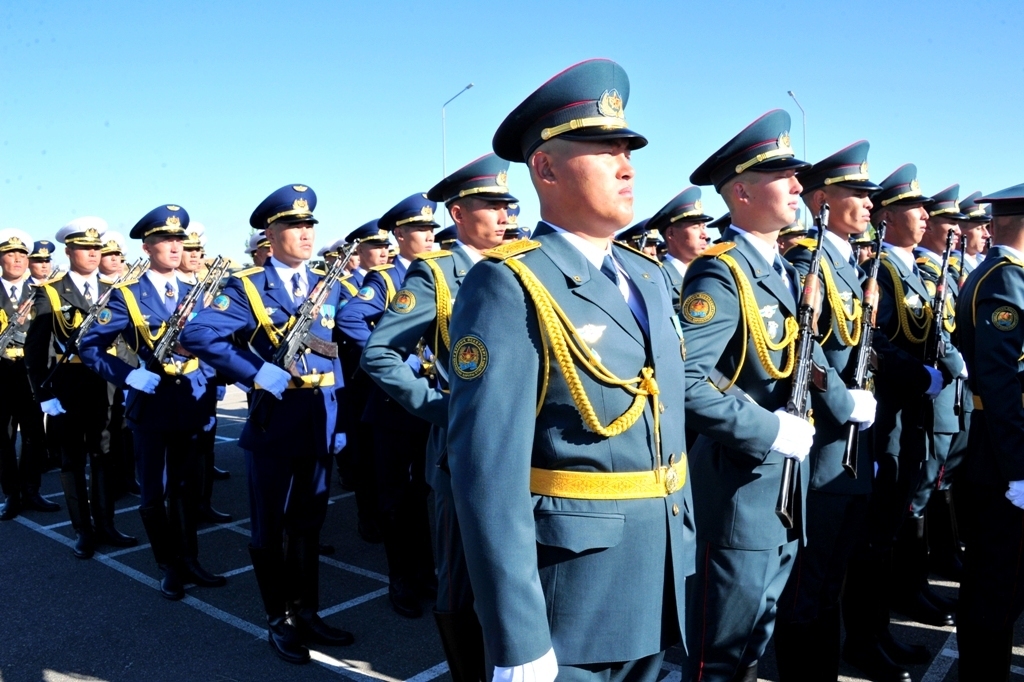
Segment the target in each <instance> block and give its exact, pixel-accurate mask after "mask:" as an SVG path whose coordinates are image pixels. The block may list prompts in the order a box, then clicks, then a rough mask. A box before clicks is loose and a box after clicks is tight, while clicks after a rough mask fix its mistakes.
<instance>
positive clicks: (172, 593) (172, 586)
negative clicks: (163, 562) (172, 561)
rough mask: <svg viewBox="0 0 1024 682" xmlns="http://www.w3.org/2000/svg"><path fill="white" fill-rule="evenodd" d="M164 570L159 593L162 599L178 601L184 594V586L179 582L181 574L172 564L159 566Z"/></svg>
mask: <svg viewBox="0 0 1024 682" xmlns="http://www.w3.org/2000/svg"><path fill="white" fill-rule="evenodd" d="M160 568H161V569H162V570H163V572H164V577H163V580H161V581H160V595H161V596H162V597H163V598H164V599H170V600H171V601H178V600H179V599H181V598H183V597H184V596H185V586H184V585H183V584H182V582H181V574H180V573H179V571H178V569H177V568H176V567H174V566H161V567H160Z"/></svg>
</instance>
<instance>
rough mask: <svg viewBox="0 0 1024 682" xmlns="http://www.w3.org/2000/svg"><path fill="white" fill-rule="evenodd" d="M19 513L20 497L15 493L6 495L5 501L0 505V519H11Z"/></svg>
mask: <svg viewBox="0 0 1024 682" xmlns="http://www.w3.org/2000/svg"><path fill="white" fill-rule="evenodd" d="M19 513H21V498H19V497H18V494H17V493H13V494H11V495H8V496H7V501H6V502H4V505H3V506H2V507H0V521H11V520H13V519H16V518H18V514H19Z"/></svg>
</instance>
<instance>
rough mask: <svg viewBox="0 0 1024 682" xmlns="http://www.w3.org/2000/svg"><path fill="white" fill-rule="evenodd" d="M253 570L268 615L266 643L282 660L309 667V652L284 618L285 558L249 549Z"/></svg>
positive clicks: (270, 551) (277, 552)
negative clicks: (305, 664)
mask: <svg viewBox="0 0 1024 682" xmlns="http://www.w3.org/2000/svg"><path fill="white" fill-rule="evenodd" d="M249 556H250V557H252V569H253V573H254V574H255V575H256V584H257V585H259V588H260V596H261V597H262V598H263V607H264V609H266V611H267V641H268V642H269V643H270V647H271V648H272V649H273V650H274V653H275V654H277V655H278V656H279V657H280V658H281V659H282V660H284V661H287V662H288V663H297V664H301V663H309V649H308V648H306V645H304V644H303V643H302V638H301V637H300V636H299V633H298V631H297V630H296V629H295V627H294V626H293V625H291V624H290V623H289V622H288V619H287V617H286V616H285V596H284V581H285V570H284V557H283V556H282V554H281V550H280V549H277V548H274V549H267V548H256V547H253V546H251V545H250V546H249Z"/></svg>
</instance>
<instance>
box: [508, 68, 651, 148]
mask: <svg viewBox="0 0 1024 682" xmlns="http://www.w3.org/2000/svg"><path fill="white" fill-rule="evenodd" d="M628 101H629V77H628V76H626V72H625V70H623V68H622V67H621V66H619V65H618V64H616V63H615V62H613V61H611V60H610V59H590V60H588V61H585V62H580V63H579V64H576V65H574V66H570V67H569V68H568V69H566V70H565V71H562V72H561V73H559V74H557V75H555V76H553V77H552V78H551V79H550V80H548V82H547V83H545V84H544V85H542V86H540V87H539V88H537V89H536V90H534V92H533V94H532V95H530V96H529V97H527V98H526V99H525V100H523V103H522V104H520V105H519V106H518V107H516V108H515V109H514V110H513V111H512V113H511V114H509V115H508V116H506V117H505V120H504V121H502V123H501V125H500V126H498V132H496V133H494V140H493V142H492V146H493V147H494V152H495V153H496V154H497V155H498V156H500V157H501V158H503V159H507V160H509V161H515V162H518V163H525V162H526V160H527V159H529V158H530V155H531V154H533V152H534V151H536V150H537V147H539V146H541V145H542V144H543V143H545V142H547V141H548V140H550V139H552V138H555V137H558V138H561V139H563V140H576V141H583V142H586V141H588V140H609V139H618V138H625V139H627V140H629V142H630V149H639V148H640V147H643V146H644V145H646V144H647V138H645V137H644V136H643V135H641V134H639V133H636V132H634V131H632V130H630V129H629V128H628V127H627V126H626V103H627V102H628Z"/></svg>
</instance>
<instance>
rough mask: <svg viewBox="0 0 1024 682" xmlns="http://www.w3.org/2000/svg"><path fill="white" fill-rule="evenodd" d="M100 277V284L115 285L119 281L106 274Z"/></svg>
mask: <svg viewBox="0 0 1024 682" xmlns="http://www.w3.org/2000/svg"><path fill="white" fill-rule="evenodd" d="M98 279H99V280H100V284H109V285H111V286H113V285H114V284H115V283H116V282H117V280H116V279H110V278H109V277H107V276H105V275H100V276H99V278H98Z"/></svg>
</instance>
